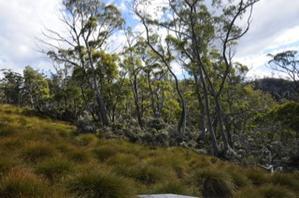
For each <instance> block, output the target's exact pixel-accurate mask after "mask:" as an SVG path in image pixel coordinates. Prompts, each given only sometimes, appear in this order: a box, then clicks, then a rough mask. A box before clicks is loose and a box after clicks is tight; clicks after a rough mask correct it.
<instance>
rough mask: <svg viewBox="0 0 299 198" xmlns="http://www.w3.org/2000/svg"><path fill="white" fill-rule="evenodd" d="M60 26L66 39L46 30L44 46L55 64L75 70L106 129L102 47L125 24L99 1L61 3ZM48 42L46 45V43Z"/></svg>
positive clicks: (108, 6) (105, 67)
mask: <svg viewBox="0 0 299 198" xmlns="http://www.w3.org/2000/svg"><path fill="white" fill-rule="evenodd" d="M62 15H63V19H62V22H63V23H64V25H65V28H66V30H67V32H68V35H64V34H63V33H60V32H56V31H54V30H51V29H47V32H46V33H44V36H45V39H44V40H43V43H45V44H47V45H48V46H49V47H50V50H49V51H48V53H47V54H48V55H49V57H50V58H52V59H53V60H54V61H56V62H58V63H60V64H65V65H66V66H68V67H72V68H73V69H74V70H76V69H78V68H79V70H80V72H81V73H82V75H81V76H82V78H84V79H85V81H86V82H87V83H88V86H89V88H90V90H93V94H94V100H95V104H96V111H95V113H96V115H97V119H98V120H99V122H100V124H102V125H104V126H107V125H109V116H108V110H107V101H106V100H105V98H104V96H103V95H104V94H103V93H102V91H103V89H104V87H101V84H100V82H101V81H102V80H103V79H101V78H105V77H107V75H102V74H103V71H106V70H107V67H108V66H107V65H105V62H107V61H105V60H103V59H105V58H110V60H111V56H109V55H108V54H107V53H106V52H105V46H106V43H107V41H108V40H109V39H110V38H111V36H112V35H113V34H114V33H115V32H116V31H117V30H119V29H120V28H121V27H122V25H123V24H124V20H123V19H122V17H121V13H120V12H119V10H118V9H117V8H116V7H115V6H113V5H112V4H104V3H103V2H101V1H99V0H64V1H63V13H62ZM49 39H50V41H47V40H49ZM110 60H108V62H109V61H110ZM83 94H84V93H82V95H83Z"/></svg>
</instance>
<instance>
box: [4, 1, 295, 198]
mask: <svg viewBox="0 0 299 198" xmlns="http://www.w3.org/2000/svg"><path fill="white" fill-rule="evenodd" d="M259 1H260V0H234V1H232V0H213V1H205V0H169V1H165V3H163V5H152V10H148V5H150V4H151V3H152V1H151V0H130V1H129V3H128V8H130V9H131V11H132V12H130V14H132V16H131V19H130V21H129V23H126V20H127V17H128V16H123V14H122V13H121V10H119V9H118V8H117V7H116V6H114V5H113V3H111V2H110V1H109V2H110V3H105V2H107V1H100V0H61V1H59V5H60V6H59V8H61V9H60V11H61V16H60V19H61V20H60V21H61V23H62V24H61V25H64V31H63V32H58V31H56V30H52V29H47V28H46V29H45V31H44V32H43V33H42V34H41V38H39V39H38V40H39V44H40V46H41V48H42V49H41V52H43V53H44V54H45V55H47V56H48V58H49V59H51V61H52V64H53V66H54V67H53V68H55V71H54V70H52V71H49V72H48V73H42V72H41V71H39V70H36V69H34V68H33V67H31V66H26V67H25V68H24V70H23V72H22V74H21V73H18V72H16V71H12V70H8V69H1V73H0V104H3V105H1V106H0V155H1V159H0V197H48V196H49V197H51V196H52V197H53V196H54V197H104V198H105V197H107V198H108V197H109V198H110V197H112V198H113V197H120V198H121V197H131V196H132V197H134V196H135V195H136V194H144V193H181V194H186V195H195V196H203V197H213V198H214V197H234V196H236V197H295V196H296V195H298V190H299V186H298V170H299V133H298V132H299V94H298V93H299V59H298V56H299V54H298V52H297V51H294V50H288V51H284V52H280V53H278V54H274V55H272V54H269V55H268V57H269V62H268V64H267V65H268V66H269V67H270V68H272V70H274V71H275V72H278V73H277V74H284V79H255V80H249V79H248V78H247V77H246V75H247V72H248V71H249V69H248V67H247V66H246V65H243V64H242V63H239V62H236V61H235V58H234V54H235V49H238V48H236V46H237V45H238V42H239V41H240V40H241V39H242V37H243V36H244V35H246V33H247V32H248V31H249V30H250V25H251V21H252V16H253V14H254V7H255V5H256V4H257V3H259ZM153 13H154V14H153ZM157 13H160V14H157ZM123 17H125V18H123ZM131 25H132V27H130V26H131ZM116 37H117V38H118V39H121V40H124V43H122V44H120V43H118V41H117V42H114V41H112V40H114V39H115V38H116ZM111 44H117V45H118V44H120V45H121V46H119V47H118V48H119V49H118V50H114V49H112V47H111V46H110V45H111ZM178 70H181V72H179V71H178ZM17 106H18V107H17ZM267 171H269V172H272V173H273V174H270V173H269V172H267ZM53 189H55V190H54V191H55V192H54V194H50V193H49V192H52V191H53Z"/></svg>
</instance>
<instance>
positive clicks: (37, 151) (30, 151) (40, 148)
mask: <svg viewBox="0 0 299 198" xmlns="http://www.w3.org/2000/svg"><path fill="white" fill-rule="evenodd" d="M54 154H55V150H54V148H53V147H52V146H51V145H48V144H45V143H40V142H33V143H30V144H29V145H26V146H25V148H24V151H23V153H22V156H23V157H24V158H25V159H26V160H29V161H32V162H36V161H38V160H41V159H45V158H49V157H52V156H54Z"/></svg>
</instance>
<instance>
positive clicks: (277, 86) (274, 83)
mask: <svg viewBox="0 0 299 198" xmlns="http://www.w3.org/2000/svg"><path fill="white" fill-rule="evenodd" d="M253 85H254V87H255V89H259V90H261V91H263V92H266V93H269V94H271V95H272V96H273V97H274V98H275V99H276V100H278V101H281V100H285V99H288V100H296V99H298V94H297V92H296V87H298V85H296V83H295V82H292V81H288V80H284V79H276V78H264V79H258V80H255V81H253Z"/></svg>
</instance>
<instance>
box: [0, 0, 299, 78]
mask: <svg viewBox="0 0 299 198" xmlns="http://www.w3.org/2000/svg"><path fill="white" fill-rule="evenodd" d="M106 1H107V2H109V3H115V4H116V5H117V7H118V8H119V9H120V10H121V11H122V13H123V16H124V17H125V18H126V20H127V21H128V22H129V24H135V23H133V19H134V16H132V15H131V12H130V11H129V9H128V8H127V5H128V0H106ZM161 1H163V0H152V2H153V4H154V5H157V4H159V3H160V2H161ZM148 9H149V11H151V9H152V8H151V7H149V8H148ZM60 10H61V0H38V1H37V0H9V1H7V0H0V69H4V68H6V69H8V68H9V69H13V70H14V71H17V72H22V70H23V68H24V67H25V66H27V65H31V66H33V67H34V68H36V69H39V70H40V71H43V72H48V71H49V70H51V69H53V68H52V63H51V61H50V60H49V59H48V58H47V57H46V56H45V55H44V54H42V53H40V50H41V46H40V43H39V42H38V38H41V33H42V31H44V30H45V28H50V29H55V30H58V31H63V30H64V29H63V26H62V24H61V23H60V20H59V17H58V16H60V14H59V13H60ZM121 38H122V36H121V35H120V34H118V35H116V36H114V37H113V38H112V40H114V43H119V41H120V39H121ZM119 47H120V45H119V46H114V48H115V49H116V50H117V48H119ZM289 49H292V50H297V49H299V1H298V0H261V1H260V2H259V3H258V4H256V6H255V8H254V14H253V19H252V24H251V28H250V30H249V32H248V33H247V34H246V35H245V36H244V37H243V38H242V39H241V40H240V43H239V45H238V46H237V48H236V54H235V58H234V60H235V61H238V62H241V63H242V64H245V65H247V66H248V67H249V68H250V71H249V73H248V77H249V78H261V77H265V76H268V77H269V76H270V77H271V76H277V75H278V74H274V73H273V72H272V71H271V70H270V69H269V67H268V66H267V62H268V60H269V57H268V56H267V54H269V53H272V54H275V53H278V52H280V51H283V50H289ZM176 72H177V73H179V72H180V71H179V70H177V71H176Z"/></svg>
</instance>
